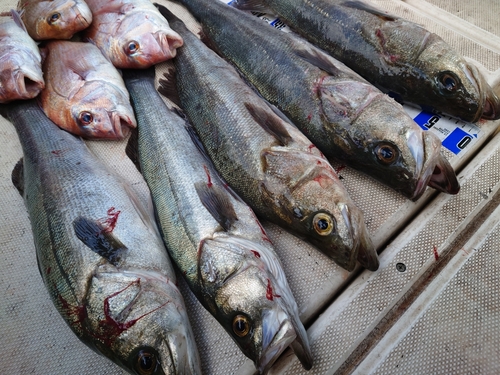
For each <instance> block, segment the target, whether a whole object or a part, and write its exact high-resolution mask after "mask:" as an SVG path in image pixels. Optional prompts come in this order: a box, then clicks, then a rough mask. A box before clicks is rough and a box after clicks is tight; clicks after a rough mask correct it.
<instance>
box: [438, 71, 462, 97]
mask: <svg viewBox="0 0 500 375" xmlns="http://www.w3.org/2000/svg"><path fill="white" fill-rule="evenodd" d="M439 83H440V84H441V88H443V89H445V90H446V91H448V92H450V93H452V92H455V91H456V90H457V89H458V83H459V80H458V78H457V77H456V76H455V75H452V74H450V73H442V74H441V75H440V76H439Z"/></svg>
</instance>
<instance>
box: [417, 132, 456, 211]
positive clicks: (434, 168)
mask: <svg viewBox="0 0 500 375" xmlns="http://www.w3.org/2000/svg"><path fill="white" fill-rule="evenodd" d="M417 134H418V133H417V132H414V133H413V134H411V135H410V136H409V137H408V147H409V149H410V151H411V153H412V155H413V157H414V159H415V162H416V169H415V176H417V182H416V186H415V189H414V191H413V195H410V199H411V200H412V201H414V202H415V201H416V200H418V199H419V198H420V197H421V196H422V195H423V194H424V192H425V189H426V188H427V186H430V187H432V188H434V189H436V190H438V191H441V192H443V193H447V194H457V193H458V191H459V190H460V184H459V183H458V180H457V176H456V174H455V171H454V170H453V167H452V166H451V165H450V163H449V162H448V160H447V159H446V158H445V157H444V156H443V155H442V154H441V142H440V141H439V139H438V138H437V136H435V135H434V134H432V133H429V132H428V131H423V132H420V134H421V136H418V135H417Z"/></svg>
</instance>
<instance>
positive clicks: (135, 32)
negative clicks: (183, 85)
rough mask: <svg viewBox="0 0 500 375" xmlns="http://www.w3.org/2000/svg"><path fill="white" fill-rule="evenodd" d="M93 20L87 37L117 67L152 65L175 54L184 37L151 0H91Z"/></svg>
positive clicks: (87, 30)
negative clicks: (174, 29)
mask: <svg viewBox="0 0 500 375" xmlns="http://www.w3.org/2000/svg"><path fill="white" fill-rule="evenodd" d="M87 4H88V5H89V7H90V9H91V10H92V15H93V19H94V21H93V23H92V25H91V26H90V27H89V28H88V29H86V30H85V32H84V38H86V39H87V40H89V41H91V42H92V43H94V44H95V45H96V46H98V47H99V48H100V49H101V51H102V53H103V54H104V55H105V56H107V57H108V58H109V60H110V61H111V62H112V63H113V65H114V66H116V67H117V68H139V69H141V68H148V67H150V66H152V65H155V64H158V63H160V62H163V61H166V60H169V59H171V58H173V57H175V55H176V53H177V48H178V47H180V46H182V44H183V40H182V38H181V37H180V35H179V34H177V33H176V32H175V31H173V30H172V29H171V28H170V26H169V24H168V22H167V20H166V19H165V18H164V17H163V16H162V15H161V14H160V12H158V10H157V9H156V8H155V6H154V5H153V4H151V2H149V1H148V0H135V1H130V0H111V1H107V0H87Z"/></svg>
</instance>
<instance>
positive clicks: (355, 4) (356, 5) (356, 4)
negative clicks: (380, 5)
mask: <svg viewBox="0 0 500 375" xmlns="http://www.w3.org/2000/svg"><path fill="white" fill-rule="evenodd" d="M340 5H342V6H345V7H346V8H353V9H359V10H363V11H365V12H368V13H371V14H373V15H375V16H377V17H379V18H382V19H383V20H384V21H396V20H397V19H398V17H396V16H393V15H392V14H387V13H384V12H383V11H382V10H379V9H377V8H375V7H372V6H371V5H368V4H366V3H364V2H361V1H346V2H344V3H342V4H340Z"/></svg>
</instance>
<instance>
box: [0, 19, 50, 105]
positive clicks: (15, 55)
mask: <svg viewBox="0 0 500 375" xmlns="http://www.w3.org/2000/svg"><path fill="white" fill-rule="evenodd" d="M44 87H45V81H44V79H43V73H42V58H41V56H40V51H39V50H38V46H37V45H36V43H35V42H34V41H33V39H31V38H30V36H29V35H28V33H27V32H26V28H25V27H24V24H23V21H22V20H21V19H20V18H19V14H18V13H17V12H16V11H14V10H12V11H11V12H10V13H9V14H4V16H3V17H2V16H0V103H8V102H10V101H13V100H17V99H31V98H34V97H35V96H37V95H38V94H39V93H40V91H41V90H42V89H43V88H44Z"/></svg>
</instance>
